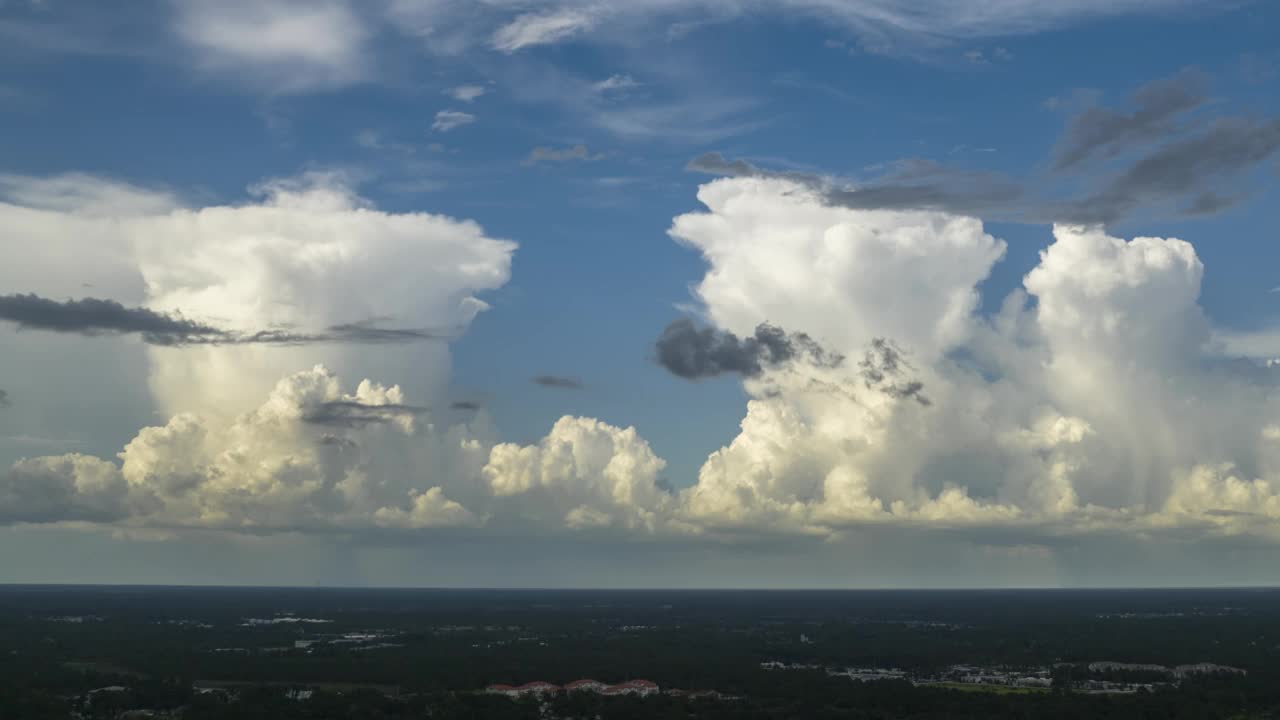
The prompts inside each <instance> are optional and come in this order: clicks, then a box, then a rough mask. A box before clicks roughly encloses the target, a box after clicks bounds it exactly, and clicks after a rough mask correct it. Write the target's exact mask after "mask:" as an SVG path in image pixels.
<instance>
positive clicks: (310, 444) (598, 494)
mask: <svg viewBox="0 0 1280 720" xmlns="http://www.w3.org/2000/svg"><path fill="white" fill-rule="evenodd" d="M403 400H404V398H403V395H402V391H401V389H400V388H399V387H396V386H391V387H386V386H382V385H380V384H378V383H375V382H371V381H369V380H364V381H362V382H361V383H360V384H359V385H358V386H357V388H356V391H355V393H345V392H343V390H342V387H341V383H340V381H339V379H338V377H337V376H336V375H334V373H332V372H331V371H329V370H328V369H326V368H324V367H322V366H316V367H314V368H312V369H310V370H306V371H301V372H298V373H294V374H292V375H290V376H288V377H286V378H284V379H282V380H281V381H280V382H279V383H278V384H277V385H276V387H275V388H274V389H273V390H272V391H271V392H270V393H269V394H268V396H267V398H266V400H265V401H264V402H263V403H262V404H261V405H259V406H258V407H257V408H255V409H253V410H251V411H249V412H246V413H244V414H242V415H240V416H238V417H236V418H234V419H232V420H230V421H224V420H222V419H221V418H219V417H217V416H202V415H198V414H194V413H183V414H179V415H176V416H174V417H173V418H171V419H170V420H169V422H168V423H166V424H164V425H162V426H156V427H148V428H144V429H142V430H141V431H140V432H139V433H138V435H137V437H135V438H134V439H133V440H132V441H130V442H129V443H128V444H127V445H126V446H125V447H124V449H123V450H122V451H121V452H120V453H119V455H118V460H119V462H118V464H117V463H113V462H110V461H107V460H103V459H99V458H94V457H88V456H84V455H78V454H70V455H64V456H56V457H41V458H33V459H25V460H21V461H19V462H18V463H16V464H15V465H13V467H11V468H10V469H9V471H8V472H7V473H6V474H4V475H0V520H3V521H7V522H28V523H44V522H59V521H85V522H125V523H129V524H135V525H150V526H161V527H199V528H218V529H235V530H245V531H272V530H274V531H280V530H325V529H342V530H351V529H362V528H363V529H377V528H387V529H426V528H442V527H453V528H457V527H475V526H482V525H491V526H492V527H495V528H498V529H502V530H504V531H506V530H511V529H513V528H517V527H524V528H541V527H553V528H554V527H562V528H569V529H601V528H617V529H622V530H629V531H638V532H645V533H653V532H656V531H658V530H660V529H663V527H664V526H666V525H667V524H669V523H670V510H671V506H672V504H673V502H674V501H673V498H672V496H671V495H670V494H669V493H668V492H667V491H665V490H663V489H661V488H660V487H659V484H658V482H657V478H658V473H659V472H660V471H661V470H662V468H663V467H664V465H665V463H664V462H663V461H662V460H661V459H659V458H658V457H657V456H655V455H654V454H653V451H652V450H651V449H650V448H649V446H648V444H647V443H645V441H644V440H643V439H641V438H640V437H638V436H637V434H636V431H635V430H634V429H633V428H628V429H621V428H617V427H613V426H610V425H608V424H605V423H602V422H600V421H598V420H591V419H587V418H571V417H566V418H563V419H561V420H560V421H559V422H557V423H556V425H555V427H554V428H552V430H551V433H550V434H549V435H548V436H547V437H546V438H545V439H544V440H543V441H542V442H540V443H539V444H537V445H534V446H529V447H521V446H518V445H512V444H494V443H493V441H492V439H491V438H489V437H488V436H487V435H486V434H485V432H484V430H483V428H482V427H474V428H473V427H467V426H455V427H440V426H437V425H436V424H435V422H434V418H433V416H432V415H431V413H430V412H429V411H428V410H426V409H425V408H423V409H421V412H420V413H415V414H414V415H413V416H406V415H403V414H401V413H400V412H399V411H400V410H401V409H403V408H405V407H408V406H406V405H405V404H404V403H403ZM337 407H341V408H347V409H351V408H358V409H359V411H360V412H361V413H362V415H361V418H362V419H366V421H361V422H328V421H323V422H322V421H317V419H316V418H317V417H328V416H329V415H331V414H332V413H334V412H335V410H334V408H337ZM379 410H388V411H389V414H387V415H378V414H377V413H378V411H379ZM369 417H374V418H377V420H373V421H368V420H367V418H369Z"/></svg>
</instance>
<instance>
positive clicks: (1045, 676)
mask: <svg viewBox="0 0 1280 720" xmlns="http://www.w3.org/2000/svg"><path fill="white" fill-rule="evenodd" d="M1060 664H1061V665H1072V663H1060ZM1087 667H1088V670H1089V672H1090V673H1108V672H1117V671H1128V672H1133V671H1141V672H1151V673H1160V674H1162V675H1165V676H1167V677H1168V678H1169V682H1116V681H1113V680H1106V679H1101V678H1086V679H1082V680H1079V681H1078V682H1077V684H1076V688H1077V689H1078V690H1080V691H1083V692H1088V693H1135V692H1138V691H1139V690H1146V691H1148V692H1151V691H1154V690H1156V689H1157V688H1160V687H1168V686H1170V685H1174V684H1176V683H1177V681H1179V680H1182V679H1184V678H1187V677H1190V676H1193V675H1214V674H1220V673H1233V674H1239V675H1244V674H1246V671H1245V670H1242V669H1240V668H1235V667H1230V666H1227V665H1216V664H1214V663H1195V664H1192V665H1178V666H1175V667H1166V666H1164V665H1154V664H1140V663H1122V662H1109V661H1103V662H1092V663H1089V664H1088V666H1087ZM760 668H761V669H762V670H810V671H812V670H821V671H824V672H826V674H827V676H828V677H837V676H838V677H847V678H849V679H850V680H861V681H864V682H865V681H874V680H907V681H909V682H911V683H912V684H913V685H935V686H944V687H945V686H948V685H952V686H954V685H956V684H965V685H980V686H998V687H1015V688H1025V689H1041V690H1047V689H1049V688H1051V687H1053V679H1052V677H1051V671H1050V670H1049V669H1048V668H1032V669H1026V668H1003V667H1001V668H988V667H978V666H974V665H952V666H951V667H949V668H947V669H946V670H944V671H942V672H940V673H938V674H936V675H934V674H930V675H917V674H912V673H907V672H906V671H904V670H899V669H898V668H835V667H823V666H821V665H812V664H804V663H794V662H793V663H784V662H780V661H777V660H770V661H768V662H762V663H760Z"/></svg>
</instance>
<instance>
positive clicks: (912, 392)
mask: <svg viewBox="0 0 1280 720" xmlns="http://www.w3.org/2000/svg"><path fill="white" fill-rule="evenodd" d="M913 369H914V368H913V367H912V366H911V364H910V363H909V362H908V361H907V359H906V356H905V354H904V353H903V351H902V349H901V348H899V347H898V345H897V344H896V343H894V342H893V341H892V340H889V339H887V338H875V339H874V340H872V341H871V347H870V348H869V349H868V350H867V352H866V354H864V355H863V357H862V359H861V360H859V361H858V375H859V376H860V377H861V378H862V383H863V384H864V385H865V386H866V387H867V389H868V390H878V391H880V392H883V393H885V394H887V395H889V396H890V397H894V398H898V399H900V400H905V399H907V398H910V399H912V400H915V401H916V402H918V403H920V404H921V405H931V404H933V403H932V401H930V400H929V398H927V397H925V395H924V383H923V382H921V381H919V380H916V379H913V378H907V377H905V376H906V375H907V371H909V370H913Z"/></svg>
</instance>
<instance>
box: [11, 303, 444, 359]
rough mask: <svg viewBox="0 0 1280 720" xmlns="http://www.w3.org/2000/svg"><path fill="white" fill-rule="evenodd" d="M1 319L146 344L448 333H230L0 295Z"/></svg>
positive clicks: (106, 306)
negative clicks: (135, 339)
mask: <svg viewBox="0 0 1280 720" xmlns="http://www.w3.org/2000/svg"><path fill="white" fill-rule="evenodd" d="M0 320H7V321H9V322H11V323H14V324H15V325H17V327H18V329H19V330H41V331H47V332H56V333H68V334H76V335H88V336H94V335H138V336H140V337H141V338H142V340H143V341H144V342H146V343H148V344H150V345H163V346H182V345H305V344H311V343H351V344H366V345H382V344H393V343H407V342H420V341H425V340H439V339H447V338H448V337H450V336H449V334H448V333H439V332H433V331H430V330H426V329H421V328H388V327H381V326H379V325H377V324H376V323H375V321H373V320H364V321H360V322H353V323H343V324H339V325H332V326H330V327H328V328H325V329H324V330H322V331H319V332H297V331H293V330H289V329H269V330H259V331H255V332H248V333H244V332H231V331H229V330H225V329H222V328H218V327H215V326H213V325H209V324H206V323H202V322H197V321H195V320H189V319H187V318H184V317H182V316H180V315H176V314H166V313H161V312H157V311H155V310H152V309H150V308H145V307H126V306H124V305H122V304H120V303H118V302H116V301H115V300H104V299H100V298H82V299H80V300H64V301H58V300H51V299H49V298H45V297H41V296H39V295H35V294H32V293H28V294H25V295H23V294H18V295H4V296H0Z"/></svg>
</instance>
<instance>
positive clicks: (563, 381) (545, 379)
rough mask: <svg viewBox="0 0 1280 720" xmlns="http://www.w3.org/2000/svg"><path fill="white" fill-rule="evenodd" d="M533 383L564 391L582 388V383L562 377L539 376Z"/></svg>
mask: <svg viewBox="0 0 1280 720" xmlns="http://www.w3.org/2000/svg"><path fill="white" fill-rule="evenodd" d="M533 382H534V383H536V384H538V385H541V386H542V387H549V388H560V389H563V390H580V389H581V388H582V381H580V380H577V379H574V378H568V377H560V376H559V375H538V376H537V377H535V378H534V379H533Z"/></svg>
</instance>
